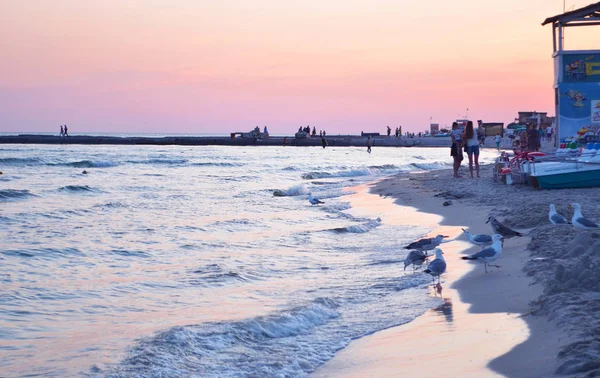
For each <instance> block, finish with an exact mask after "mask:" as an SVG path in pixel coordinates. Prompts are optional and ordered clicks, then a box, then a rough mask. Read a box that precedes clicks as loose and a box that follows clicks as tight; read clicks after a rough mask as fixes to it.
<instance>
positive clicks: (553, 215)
mask: <svg viewBox="0 0 600 378" xmlns="http://www.w3.org/2000/svg"><path fill="white" fill-rule="evenodd" d="M548 219H550V223H552V224H569V223H571V222H569V221H568V220H567V218H565V217H563V216H562V215H560V214H559V213H557V212H556V207H555V206H554V204H552V203H551V204H550V213H549V214H548Z"/></svg>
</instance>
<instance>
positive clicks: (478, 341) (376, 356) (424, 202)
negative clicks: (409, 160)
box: [312, 165, 600, 377]
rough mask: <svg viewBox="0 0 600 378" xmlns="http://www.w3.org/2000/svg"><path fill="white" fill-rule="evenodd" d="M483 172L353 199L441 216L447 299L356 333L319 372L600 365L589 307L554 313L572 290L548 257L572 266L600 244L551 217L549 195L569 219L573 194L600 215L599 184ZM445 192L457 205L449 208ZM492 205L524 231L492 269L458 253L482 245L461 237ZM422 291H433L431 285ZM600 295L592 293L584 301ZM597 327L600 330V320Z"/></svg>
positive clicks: (576, 369)
mask: <svg viewBox="0 0 600 378" xmlns="http://www.w3.org/2000/svg"><path fill="white" fill-rule="evenodd" d="M463 169H464V165H463ZM481 173H482V178H481V179H470V178H464V179H462V180H455V179H452V178H451V175H452V172H451V171H450V170H442V171H432V172H426V173H421V174H411V175H409V177H406V175H404V176H402V175H398V176H395V177H392V178H388V179H384V180H382V181H380V182H378V183H375V184H373V185H372V187H371V188H370V190H369V194H366V193H360V194H359V195H358V196H356V197H355V200H356V201H358V202H363V203H362V204H360V205H361V206H369V204H368V200H365V199H364V198H368V196H369V195H379V196H381V197H387V198H390V199H393V200H392V203H393V204H394V205H393V206H394V209H393V211H394V212H395V213H397V215H396V216H397V217H403V218H404V221H405V222H406V223H411V222H412V223H414V222H415V219H417V220H418V221H422V218H423V217H424V216H439V217H443V219H442V220H441V221H440V222H439V225H438V227H437V229H434V230H433V231H432V232H431V234H432V235H433V234H437V233H440V232H441V233H444V234H447V235H449V236H451V240H450V241H449V242H448V243H444V244H442V246H441V247H442V248H443V250H444V251H445V258H446V261H447V263H448V272H447V273H446V274H445V275H444V276H443V281H445V282H443V287H444V291H443V293H442V297H444V298H446V299H447V301H444V302H443V303H441V304H440V307H438V308H436V309H432V310H430V311H427V312H426V313H425V314H423V315H421V316H419V317H418V318H416V319H415V320H414V321H412V322H410V323H408V324H404V325H401V326H398V327H394V328H391V329H388V330H383V331H381V332H377V333H375V334H373V335H370V336H367V337H364V338H361V339H357V340H353V341H352V342H351V343H350V345H349V346H348V347H347V348H345V349H343V350H341V351H339V352H338V353H337V354H336V355H335V356H334V358H333V359H332V360H330V361H328V362H327V363H326V364H325V365H323V366H321V367H320V368H319V369H317V371H316V372H314V373H313V374H312V376H314V377H362V376H377V377H393V376H440V374H439V372H440V371H443V372H444V374H443V376H461V377H465V376H473V377H477V376H508V377H534V376H544V377H549V376H562V375H565V374H571V375H572V374H582V373H586V372H590V371H594V372H597V370H596V369H598V368H599V367H598V364H597V362H595V361H597V358H598V355H599V354H596V353H591V352H588V353H582V352H583V350H582V349H584V347H586V346H587V347H589V343H591V342H592V341H594V340H593V333H594V332H592V331H590V330H589V322H594V321H593V320H591V319H590V320H586V323H587V324H586V323H582V322H581V320H582V319H581V316H580V315H578V311H582V310H580V309H578V308H574V307H573V306H570V307H569V308H568V309H564V310H563V311H562V312H561V313H559V314H556V312H557V311H559V310H561V306H562V307H564V306H566V305H567V303H564V302H565V301H563V302H561V299H564V298H562V297H561V295H563V296H564V295H565V293H563V292H561V291H560V290H555V292H553V291H552V290H550V289H551V288H552V287H553V286H552V285H556V282H555V281H557V280H558V281H560V280H561V279H562V280H563V281H564V279H563V278H561V277H555V276H557V275H556V274H555V271H556V269H558V270H560V268H556V267H554V266H553V267H551V268H550V267H549V265H556V264H559V265H560V264H563V265H564V262H563V259H562V257H563V256H562V255H563V254H567V252H565V251H569V250H570V249H572V248H573V245H576V246H579V247H580V253H579V255H580V254H582V253H584V252H582V251H583V250H585V251H587V254H588V255H590V253H593V252H594V251H596V250H600V240H599V239H600V235H598V234H593V233H590V232H588V231H580V230H577V229H574V228H573V227H571V226H568V228H562V229H558V230H557V229H556V227H561V226H554V225H551V224H549V222H548V219H547V217H548V204H549V203H555V204H557V208H558V211H559V213H562V214H563V215H565V216H567V218H569V217H570V213H569V212H568V210H567V208H566V204H565V202H566V203H568V202H569V201H577V202H580V203H582V204H583V205H584V209H586V210H585V211H584V213H585V214H586V216H588V214H589V217H590V218H591V219H599V218H598V217H599V216H600V213H599V212H598V211H597V210H596V211H595V209H594V207H595V202H594V201H593V200H591V199H590V198H591V197H592V196H593V195H596V196H597V194H599V193H600V191H599V190H598V189H594V188H591V189H578V190H554V191H542V190H534V189H532V188H530V187H525V186H508V185H503V184H498V183H493V182H491V181H492V180H491V178H490V177H491V166H482V172H481ZM457 197H458V198H457ZM360 198H363V199H360ZM511 198H517V199H518V200H517V201H511ZM567 198H568V199H567ZM447 199H451V201H452V202H453V203H452V205H451V206H447V207H444V206H442V203H443V202H444V201H445V200H447ZM523 203H526V204H527V209H528V210H527V211H526V212H525V213H523ZM398 205H400V206H398ZM488 213H489V214H492V215H495V216H497V217H498V218H499V219H500V220H501V221H502V222H504V223H505V224H506V225H507V226H510V227H512V228H514V229H517V230H519V231H522V232H523V233H524V234H525V236H524V237H521V238H515V239H507V240H506V241H505V244H504V250H503V255H502V257H501V258H500V259H499V260H498V261H497V263H498V264H499V265H501V266H502V267H501V268H499V269H497V268H491V269H490V273H488V274H485V273H484V271H483V266H481V265H482V264H478V263H471V262H467V261H463V260H460V256H461V255H463V254H465V253H467V254H469V253H473V252H476V251H478V250H479V249H480V248H479V247H477V246H473V245H472V244H470V243H468V241H467V240H466V238H465V237H464V236H462V235H460V234H461V231H460V227H461V226H466V227H468V228H469V229H470V230H471V231H472V232H474V233H491V228H490V227H489V225H487V224H485V220H486V219H487V216H488ZM384 219H385V218H384ZM466 227H465V228H466ZM434 228H435V227H434ZM590 234H591V235H592V236H590ZM587 247H589V249H585V248H587ZM552 254H553V255H552ZM540 256H543V257H540ZM598 260H599V261H598V262H599V263H600V257H598ZM573 261H574V263H575V262H577V260H576V259H574V260H573ZM568 267H569V266H567V269H568ZM567 272H568V271H567ZM417 274H418V273H417ZM565 275H566V274H565ZM572 285H576V284H572ZM549 288H550V289H549ZM594 288H596V287H595V286H594ZM573 290H580V288H576V287H575V288H574V289H573ZM565 291H568V289H567V290H565ZM424 295H434V293H433V292H432V291H431V289H429V291H428V292H425V293H424ZM578 299H580V298H578ZM581 302H583V301H582V300H580V303H581ZM594 303H597V302H593V300H591V299H590V300H589V301H587V302H584V303H583V306H585V307H587V306H590V307H593V306H595V304H594ZM594 313H595V312H592V313H590V314H589V317H590V318H592V317H593V314H594ZM449 318H450V319H451V320H448V319H449ZM593 326H594V331H595V330H596V329H598V330H600V322H599V321H595V322H594V323H593ZM587 333H590V334H592V335H587ZM586 335H587V339H586ZM589 339H591V340H589ZM582 343H583V345H584V347H582V346H580V345H581V344H582ZM578 346H579V349H578ZM592 349H594V352H595V351H596V350H597V348H592ZM430 367H431V373H428V372H427V369H428V368H430ZM440 369H442V370H440Z"/></svg>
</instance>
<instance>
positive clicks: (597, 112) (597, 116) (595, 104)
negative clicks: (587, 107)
mask: <svg viewBox="0 0 600 378" xmlns="http://www.w3.org/2000/svg"><path fill="white" fill-rule="evenodd" d="M590 104H591V107H592V123H593V124H600V100H592V101H591V102H590Z"/></svg>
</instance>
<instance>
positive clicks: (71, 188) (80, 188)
mask: <svg viewBox="0 0 600 378" xmlns="http://www.w3.org/2000/svg"><path fill="white" fill-rule="evenodd" d="M58 190H59V191H61V192H73V193H85V192H96V191H97V189H93V188H91V187H90V186H88V185H67V186H63V187H61V188H58Z"/></svg>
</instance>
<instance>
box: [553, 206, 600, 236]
mask: <svg viewBox="0 0 600 378" xmlns="http://www.w3.org/2000/svg"><path fill="white" fill-rule="evenodd" d="M571 207H572V208H573V217H572V218H571V221H570V222H569V221H568V220H567V218H565V217H563V216H562V215H560V214H559V213H557V212H556V206H554V205H553V204H550V213H549V214H548V219H550V222H551V223H552V224H572V225H573V227H575V228H579V229H581V230H597V229H599V228H600V224H598V223H596V222H594V221H592V220H590V219H587V218H586V217H584V216H583V214H582V213H581V205H580V204H578V203H572V204H571Z"/></svg>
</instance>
